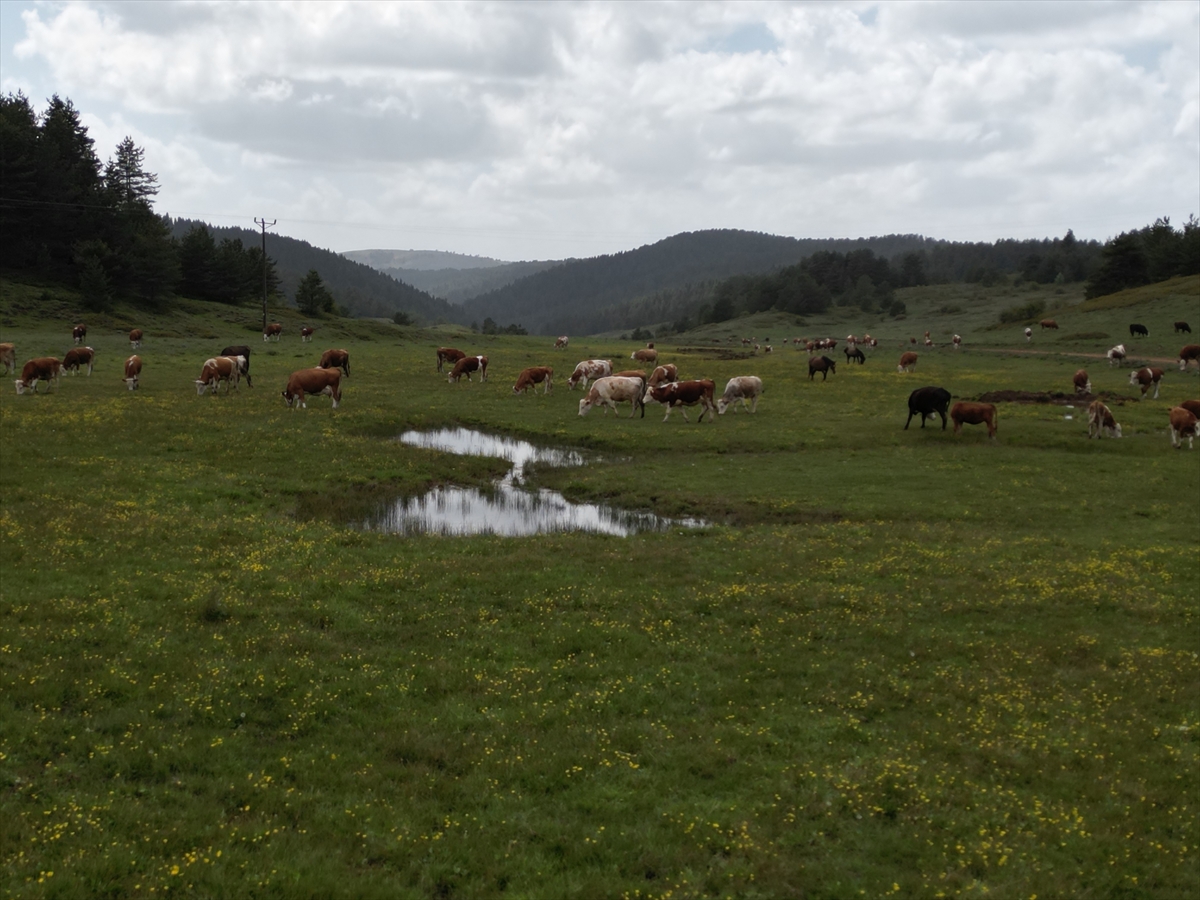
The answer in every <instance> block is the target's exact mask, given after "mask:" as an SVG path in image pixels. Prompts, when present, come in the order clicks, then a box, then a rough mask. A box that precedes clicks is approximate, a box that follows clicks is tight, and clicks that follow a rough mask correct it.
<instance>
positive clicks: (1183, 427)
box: [1169, 406, 1197, 450]
mask: <svg viewBox="0 0 1200 900" xmlns="http://www.w3.org/2000/svg"><path fill="white" fill-rule="evenodd" d="M1169 415H1170V417H1171V446H1172V447H1174V448H1175V449H1176V450H1178V449H1179V448H1180V447H1182V446H1183V441H1182V440H1180V438H1184V437H1186V438H1187V439H1188V449H1189V450H1191V449H1192V440H1193V439H1194V438H1195V437H1196V436H1197V425H1196V421H1197V420H1196V414H1195V413H1194V412H1192V411H1191V410H1190V409H1184V408H1183V407H1182V406H1173V407H1171V411H1170V413H1169Z"/></svg>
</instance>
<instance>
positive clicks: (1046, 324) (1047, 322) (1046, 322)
mask: <svg viewBox="0 0 1200 900" xmlns="http://www.w3.org/2000/svg"><path fill="white" fill-rule="evenodd" d="M1038 324H1039V325H1041V326H1042V330H1043V331H1045V330H1046V329H1047V328H1050V329H1053V330H1054V331H1058V323H1057V322H1055V321H1054V320H1053V319H1042V321H1040V322H1038Z"/></svg>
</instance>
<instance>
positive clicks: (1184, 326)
mask: <svg viewBox="0 0 1200 900" xmlns="http://www.w3.org/2000/svg"><path fill="white" fill-rule="evenodd" d="M1184 331H1186V332H1187V333H1188V334H1191V333H1192V326H1191V325H1189V324H1188V323H1187V322H1176V323H1175V333H1176V334H1180V333H1182V332H1184Z"/></svg>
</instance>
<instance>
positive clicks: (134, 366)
mask: <svg viewBox="0 0 1200 900" xmlns="http://www.w3.org/2000/svg"><path fill="white" fill-rule="evenodd" d="M141 375H142V358H141V357H140V356H131V357H129V359H127V360H125V386H126V387H128V388H129V389H130V390H131V391H136V390H137V386H138V379H139V378H140V377H141Z"/></svg>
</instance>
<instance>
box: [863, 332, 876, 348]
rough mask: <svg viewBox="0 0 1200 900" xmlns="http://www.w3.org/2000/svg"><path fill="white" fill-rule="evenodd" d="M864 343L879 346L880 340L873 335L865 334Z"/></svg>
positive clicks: (869, 345)
mask: <svg viewBox="0 0 1200 900" xmlns="http://www.w3.org/2000/svg"><path fill="white" fill-rule="evenodd" d="M863 343H864V344H866V345H867V346H868V347H878V346H879V341H877V340H876V339H875V338H873V337H871V336H870V335H869V334H864V335H863Z"/></svg>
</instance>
